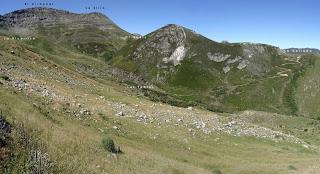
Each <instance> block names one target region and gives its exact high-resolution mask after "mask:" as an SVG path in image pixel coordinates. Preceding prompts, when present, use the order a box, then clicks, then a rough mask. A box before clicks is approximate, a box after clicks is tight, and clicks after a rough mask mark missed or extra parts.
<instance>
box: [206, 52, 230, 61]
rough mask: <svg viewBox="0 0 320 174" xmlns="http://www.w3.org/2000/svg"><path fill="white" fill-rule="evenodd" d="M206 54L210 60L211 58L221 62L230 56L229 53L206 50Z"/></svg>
mask: <svg viewBox="0 0 320 174" xmlns="http://www.w3.org/2000/svg"><path fill="white" fill-rule="evenodd" d="M207 55H208V58H209V59H210V60H213V61H215V62H223V61H225V60H227V59H228V58H229V57H231V55H229V54H221V53H214V54H212V53H211V52H208V54H207Z"/></svg>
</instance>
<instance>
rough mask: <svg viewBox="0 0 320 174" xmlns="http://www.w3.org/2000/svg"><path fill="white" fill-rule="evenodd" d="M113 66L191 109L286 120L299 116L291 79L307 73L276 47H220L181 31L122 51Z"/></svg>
mask: <svg viewBox="0 0 320 174" xmlns="http://www.w3.org/2000/svg"><path fill="white" fill-rule="evenodd" d="M111 64H113V65H114V66H116V67H119V68H122V69H125V70H126V71H129V72H133V73H136V74H139V75H141V76H142V77H143V78H145V79H147V80H148V81H150V82H151V83H153V84H156V85H158V86H159V87H160V88H161V89H163V90H164V91H165V93H166V94H167V95H169V96H173V97H174V98H178V99H180V100H182V101H185V103H189V104H191V105H192V104H196V105H201V106H203V107H205V108H207V109H210V110H214V111H226V112H233V111H239V110H246V109H253V110H262V111H270V112H278V113H287V114H292V113H295V112H296V111H295V108H293V107H294V106H293V104H292V102H291V101H290V100H291V99H290V98H294V94H293V93H290V92H289V90H290V89H291V88H292V83H290V82H291V79H292V78H294V76H295V73H296V72H298V71H299V70H300V69H303V68H306V66H300V64H292V62H291V60H289V59H286V55H283V54H282V53H281V51H280V49H278V48H276V47H273V46H269V45H264V44H251V43H233V44H231V43H217V42H214V41H211V40H209V39H207V38H205V37H203V36H201V35H199V34H197V33H195V32H194V31H191V30H189V29H186V28H183V27H181V26H177V25H168V26H165V27H163V28H161V29H159V30H157V31H155V32H152V33H150V34H148V35H146V36H144V37H143V38H141V39H139V40H137V41H135V42H133V43H131V44H129V45H127V46H125V47H123V48H122V49H121V50H120V51H119V52H118V54H117V56H115V57H114V58H113V59H112V61H111ZM295 70H296V71H295ZM148 95H149V94H148ZM155 95H156V94H155ZM158 98H159V97H158ZM288 98H289V99H288ZM164 100H166V99H164ZM290 102H291V103H290Z"/></svg>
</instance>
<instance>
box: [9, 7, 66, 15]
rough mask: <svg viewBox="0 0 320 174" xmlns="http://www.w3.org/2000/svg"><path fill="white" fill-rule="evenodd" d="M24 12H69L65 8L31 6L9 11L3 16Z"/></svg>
mask: <svg viewBox="0 0 320 174" xmlns="http://www.w3.org/2000/svg"><path fill="white" fill-rule="evenodd" d="M24 13H64V14H68V13H70V12H68V11H65V10H59V9H54V8H48V7H33V8H26V9H20V10H16V11H13V12H11V13H7V14H5V16H6V15H10V14H24Z"/></svg>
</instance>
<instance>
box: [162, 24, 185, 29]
mask: <svg viewBox="0 0 320 174" xmlns="http://www.w3.org/2000/svg"><path fill="white" fill-rule="evenodd" d="M162 28H185V27H183V26H181V25H177V24H167V25H165V26H164V27H162Z"/></svg>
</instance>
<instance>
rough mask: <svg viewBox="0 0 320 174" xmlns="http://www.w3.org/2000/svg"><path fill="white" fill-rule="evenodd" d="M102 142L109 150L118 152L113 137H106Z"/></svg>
mask: <svg viewBox="0 0 320 174" xmlns="http://www.w3.org/2000/svg"><path fill="white" fill-rule="evenodd" d="M102 144H103V147H104V148H105V149H106V150H107V151H109V152H112V153H116V152H117V149H116V146H115V144H114V141H113V140H112V139H111V138H109V137H108V138H104V139H103V140H102Z"/></svg>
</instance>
